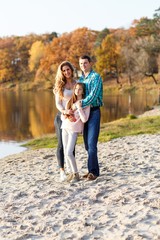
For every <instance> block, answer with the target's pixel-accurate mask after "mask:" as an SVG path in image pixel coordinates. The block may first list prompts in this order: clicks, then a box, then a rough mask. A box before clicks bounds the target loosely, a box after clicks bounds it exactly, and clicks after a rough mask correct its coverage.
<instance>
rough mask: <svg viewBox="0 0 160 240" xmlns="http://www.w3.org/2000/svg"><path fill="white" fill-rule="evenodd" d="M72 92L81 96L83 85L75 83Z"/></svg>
mask: <svg viewBox="0 0 160 240" xmlns="http://www.w3.org/2000/svg"><path fill="white" fill-rule="evenodd" d="M74 93H75V95H76V96H82V95H83V87H82V86H81V85H77V86H76V87H75V90H74Z"/></svg>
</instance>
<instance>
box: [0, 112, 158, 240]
mask: <svg viewBox="0 0 160 240" xmlns="http://www.w3.org/2000/svg"><path fill="white" fill-rule="evenodd" d="M151 111H152V112H151ZM151 111H148V113H144V115H146V114H148V115H151V114H152V115H155V114H160V110H159V107H157V108H156V109H153V110H151ZM98 150H99V163H100V171H101V174H100V177H98V178H97V179H96V180H95V181H92V182H88V181H84V180H83V179H82V178H81V180H80V181H79V182H78V183H75V184H69V183H67V182H64V183H61V182H60V181H59V171H58V168H57V161H56V150H55V149H53V148H50V149H49V148H48V149H43V148H42V149H38V150H27V151H25V152H23V153H19V154H15V155H12V156H9V157H6V158H3V159H1V161H0V180H1V186H0V193H1V194H0V219H1V226H0V230H1V231H0V239H1V240H8V239H12V240H22V239H23V240H28V239H38V240H40V239H44V240H54V239H55V240H61V239H77V240H80V239H81V240H86V239H87V240H88V239H89V240H90V239H100V240H115V239H118V240H119V239H120V240H126V239H133V240H135V239H136V240H140V239H152V240H158V239H160V217H159V216H160V199H159V193H160V184H159V178H160V169H159V156H160V134H141V135H138V136H128V137H121V138H117V139H113V140H111V141H109V142H106V143H99V145H98ZM76 157H77V164H78V168H79V172H80V175H81V176H82V175H83V174H84V173H85V172H86V171H87V169H86V166H87V154H86V152H85V150H84V146H83V144H79V145H77V146H76Z"/></svg>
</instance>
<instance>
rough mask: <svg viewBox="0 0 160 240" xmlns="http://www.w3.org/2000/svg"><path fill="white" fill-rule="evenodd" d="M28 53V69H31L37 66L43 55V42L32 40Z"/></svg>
mask: <svg viewBox="0 0 160 240" xmlns="http://www.w3.org/2000/svg"><path fill="white" fill-rule="evenodd" d="M29 54H30V58H29V69H30V71H33V70H35V69H37V68H38V67H39V64H40V60H41V58H42V57H43V55H44V43H42V41H36V42H34V43H33V44H32V46H31V49H30V50H29Z"/></svg>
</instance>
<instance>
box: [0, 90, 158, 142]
mask: <svg viewBox="0 0 160 240" xmlns="http://www.w3.org/2000/svg"><path fill="white" fill-rule="evenodd" d="M158 103H160V95H159V92H158V91H155V92H150V91H142V92H139V93H137V94H119V95H106V96H104V106H103V108H102V111H101V113H102V119H101V122H102V123H106V122H110V121H113V120H116V119H119V118H121V117H125V116H126V115H127V114H136V115H138V114H141V113H143V112H144V111H145V110H146V109H147V107H151V106H153V105H157V104H158ZM56 113H57V109H56V107H55V103H54V97H53V94H52V92H10V91H6V92H5V91H3V92H0V141H2V140H3V141H9V140H15V141H23V140H26V139H29V138H34V137H39V136H42V135H44V134H47V133H53V132H54V124H53V121H54V116H55V114H56Z"/></svg>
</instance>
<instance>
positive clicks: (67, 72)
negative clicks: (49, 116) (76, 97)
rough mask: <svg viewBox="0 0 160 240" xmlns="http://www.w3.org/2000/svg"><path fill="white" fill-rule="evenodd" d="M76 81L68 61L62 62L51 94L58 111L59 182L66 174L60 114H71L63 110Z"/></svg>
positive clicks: (56, 127) (56, 118) (67, 165)
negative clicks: (53, 95)
mask: <svg viewBox="0 0 160 240" xmlns="http://www.w3.org/2000/svg"><path fill="white" fill-rule="evenodd" d="M75 83H76V81H75V80H74V68H73V66H72V64H71V63H70V62H68V61H64V62H62V63H61V64H60V65H59V67H58V70H57V74H56V77H55V87H54V89H53V92H54V94H55V102H56V107H57V109H58V111H59V112H58V114H57V115H56V117H55V120H54V125H55V130H56V135H57V139H58V146H57V160H58V166H59V168H60V180H61V181H64V180H65V179H66V174H65V171H64V152H63V144H62V129H61V124H62V121H61V114H72V113H73V111H72V110H67V109H65V107H66V103H67V102H68V101H69V100H70V98H71V97H72V93H73V87H74V85H75ZM66 168H67V171H68V172H69V173H70V169H69V164H68V162H66Z"/></svg>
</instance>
